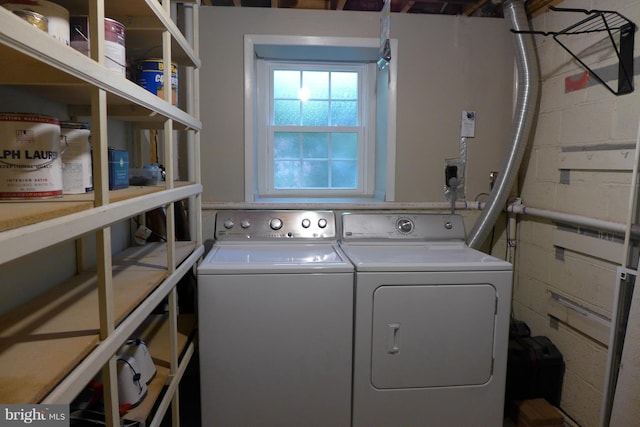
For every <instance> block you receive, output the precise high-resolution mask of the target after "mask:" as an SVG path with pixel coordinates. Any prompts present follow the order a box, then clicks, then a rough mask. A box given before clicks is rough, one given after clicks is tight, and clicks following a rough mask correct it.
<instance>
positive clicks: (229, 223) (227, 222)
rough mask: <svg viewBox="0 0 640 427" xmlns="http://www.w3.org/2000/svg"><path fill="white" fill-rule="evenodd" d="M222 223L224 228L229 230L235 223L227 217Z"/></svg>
mask: <svg viewBox="0 0 640 427" xmlns="http://www.w3.org/2000/svg"><path fill="white" fill-rule="evenodd" d="M222 225H224V228H226V229H227V230H231V229H232V228H233V226H234V225H235V223H234V222H233V220H232V219H231V218H227V219H225V220H224V223H223V224H222Z"/></svg>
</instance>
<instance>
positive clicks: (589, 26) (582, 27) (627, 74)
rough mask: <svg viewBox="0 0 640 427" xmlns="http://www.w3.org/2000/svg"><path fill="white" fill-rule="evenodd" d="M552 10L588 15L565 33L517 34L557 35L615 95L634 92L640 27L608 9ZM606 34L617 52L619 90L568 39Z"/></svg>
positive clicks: (567, 48)
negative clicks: (571, 47)
mask: <svg viewBox="0 0 640 427" xmlns="http://www.w3.org/2000/svg"><path fill="white" fill-rule="evenodd" d="M549 9H550V10H552V11H556V12H574V13H581V14H586V15H588V16H587V18H585V19H583V20H581V21H580V22H578V23H576V24H573V25H571V26H570V27H567V28H565V29H564V30H562V31H558V32H555V31H551V32H545V31H517V30H513V29H512V30H511V31H512V32H514V33H517V34H539V35H543V36H553V39H554V40H555V41H556V42H558V44H559V45H560V46H562V47H563V48H564V50H566V51H567V52H568V53H569V54H570V55H571V56H572V57H573V58H574V59H575V60H576V61H578V62H579V63H580V64H581V65H582V66H583V67H584V68H585V69H586V70H587V71H588V72H589V74H590V75H591V76H593V77H594V78H595V79H596V80H598V81H599V82H600V83H602V84H603V85H604V86H605V87H606V88H607V89H608V90H609V91H610V92H611V93H613V94H614V95H624V94H626V93H631V92H633V44H634V36H635V30H636V24H634V23H633V22H631V21H630V20H629V19H627V18H625V17H624V16H622V15H621V14H619V13H618V12H614V11H605V10H586V9H572V8H560V7H554V6H549ZM602 32H606V33H607V35H608V38H609V40H610V41H611V43H612V45H613V50H614V51H615V53H616V56H617V58H618V88H617V90H616V89H614V88H612V87H611V86H610V85H609V84H608V83H607V82H606V81H605V80H604V79H603V78H602V77H601V76H599V75H598V74H597V73H596V72H594V71H593V70H592V69H591V68H590V67H589V66H588V65H587V64H586V63H585V62H584V61H583V60H582V59H580V58H579V57H578V56H577V55H576V54H575V53H574V52H572V51H571V50H570V49H569V47H567V45H566V43H565V42H563V40H565V38H566V37H570V36H576V35H581V34H591V33H602Z"/></svg>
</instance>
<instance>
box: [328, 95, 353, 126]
mask: <svg viewBox="0 0 640 427" xmlns="http://www.w3.org/2000/svg"><path fill="white" fill-rule="evenodd" d="M331 125H332V126H357V125H358V101H334V102H332V103H331Z"/></svg>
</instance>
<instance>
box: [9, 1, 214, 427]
mask: <svg viewBox="0 0 640 427" xmlns="http://www.w3.org/2000/svg"><path fill="white" fill-rule="evenodd" d="M54 1H55V2H57V3H58V4H60V5H62V6H64V7H66V8H67V9H68V10H69V12H70V14H71V15H91V18H92V19H93V20H95V18H100V17H102V16H105V17H109V18H112V19H115V20H117V21H118V22H121V23H122V24H123V25H125V28H126V35H125V39H126V40H125V44H126V49H127V57H128V58H131V59H133V60H136V59H140V58H143V57H144V55H145V54H147V53H148V52H150V51H152V50H153V49H154V48H155V47H156V46H159V47H160V50H159V52H158V54H157V55H154V56H155V57H160V58H162V59H163V61H164V62H165V64H168V62H175V63H177V64H178V65H180V66H186V67H192V68H195V69H197V68H199V67H200V59H199V57H198V46H197V39H198V38H197V32H198V22H197V17H198V11H197V8H198V6H199V4H200V2H199V1H198V0H184V1H182V0H175V1H174V0H172V1H174V2H175V3H188V4H190V5H192V6H193V9H192V10H193V17H194V24H193V27H194V28H191V29H190V32H191V34H189V36H191V38H192V39H193V40H195V43H196V44H195V45H194V46H191V45H190V43H189V42H188V41H187V37H185V35H183V34H182V32H181V30H180V29H179V28H178V26H177V25H176V24H175V23H174V22H173V21H172V19H171V17H170V14H169V7H167V6H168V3H167V1H168V0H162V1H157V0H95V1H93V2H87V1H85V0H54ZM90 5H92V7H91V8H90V7H89V6H90ZM98 47H99V48H98V49H97V52H102V51H103V50H104V49H103V48H104V40H101V41H98ZM0 57H1V58H2V61H3V64H5V65H6V66H3V67H0V85H7V86H12V87H14V88H17V89H18V90H20V91H23V92H32V93H36V94H37V95H38V96H39V97H42V98H45V99H47V100H49V101H51V102H52V103H56V104H60V105H63V106H64V105H66V107H67V112H68V115H69V116H70V117H74V116H88V117H91V126H92V129H91V131H92V138H93V154H94V155H93V160H94V186H95V192H94V193H90V194H84V195H73V196H64V197H62V198H58V199H48V200H29V201H7V200H2V201H0V264H4V263H8V262H13V261H17V262H20V259H21V258H23V257H25V256H26V255H29V254H34V253H36V252H37V251H39V250H41V249H43V248H47V247H53V246H54V245H56V244H58V243H60V242H64V241H68V240H73V239H82V238H84V237H85V236H87V235H89V234H92V233H94V234H95V237H96V263H97V265H96V267H95V268H94V269H89V270H86V271H82V272H81V273H79V274H77V275H76V276H74V277H73V278H72V279H70V280H67V281H65V282H64V283H61V284H58V285H57V286H54V287H52V288H51V289H49V290H48V291H45V292H44V293H43V294H41V295H39V296H37V297H35V298H34V299H32V300H30V301H28V302H27V303H25V304H23V305H21V306H19V307H17V308H16V309H14V310H12V311H11V312H9V313H6V314H4V315H2V316H0V378H2V386H0V402H2V403H18V404H20V403H21V404H25V403H45V404H51V403H67V404H68V403H71V401H72V400H73V399H74V398H75V397H76V396H77V395H78V393H80V392H81V391H82V389H83V388H84V386H85V385H86V384H87V383H88V382H89V381H90V380H91V379H93V378H94V376H95V375H96V374H97V373H98V372H99V371H101V370H102V373H103V374H104V375H106V377H105V383H104V386H105V389H104V394H105V404H106V407H105V412H106V420H107V425H109V426H111V427H114V426H117V425H119V424H120V423H119V414H118V408H117V385H116V384H115V379H116V377H117V376H116V374H115V370H116V366H115V362H114V358H113V356H114V354H116V352H117V351H118V349H119V348H120V347H121V346H122V344H123V343H124V342H125V341H126V340H127V339H128V338H129V337H130V336H131V335H132V334H134V333H135V332H136V331H138V330H139V329H140V328H141V325H144V324H146V322H147V321H148V318H149V316H150V314H151V313H152V311H153V310H154V309H155V308H156V306H158V304H160V303H162V302H166V303H167V306H168V310H169V313H168V319H169V321H168V322H167V324H166V326H163V328H166V329H167V331H166V333H165V335H168V337H167V340H166V341H164V343H161V344H158V343H157V341H156V342H154V347H156V348H157V347H158V345H160V346H161V347H162V351H161V353H162V361H164V362H166V363H163V369H162V375H161V376H159V377H158V381H159V383H158V384H157V386H156V387H155V389H162V390H163V393H155V392H154V396H155V397H154V398H150V402H148V403H150V404H153V402H152V401H153V399H155V398H157V396H159V395H160V394H162V397H161V400H160V402H159V404H158V405H155V407H159V408H160V409H158V410H157V414H155V416H156V417H162V415H163V414H164V412H165V411H166V410H167V408H168V406H169V402H171V401H174V402H177V393H178V391H177V390H178V384H179V382H180V379H181V376H182V373H183V372H184V369H185V366H186V364H187V363H188V361H189V358H190V357H191V354H192V353H193V348H194V347H193V344H187V343H186V342H185V337H184V334H182V333H181V330H180V329H179V327H178V326H177V325H178V322H177V321H176V320H177V319H178V307H177V292H176V285H177V284H178V282H179V281H180V280H181V279H182V277H183V276H184V275H185V274H187V273H189V272H190V271H192V269H193V268H194V266H195V265H196V263H197V262H198V260H199V259H200V258H201V257H202V255H203V253H204V247H203V245H202V231H201V227H202V225H201V220H200V219H199V216H200V209H201V201H200V197H201V196H200V195H201V193H202V185H201V181H200V176H199V170H200V169H199V165H198V162H199V152H200V150H199V143H200V137H199V131H200V129H201V127H202V122H201V121H200V119H199V117H198V114H199V113H198V111H199V109H198V108H197V107H196V108H194V110H195V111H196V113H195V115H194V114H190V113H188V112H186V111H185V110H183V109H181V108H179V107H177V106H174V105H171V104H170V103H169V102H166V101H165V100H164V99H161V98H159V97H157V96H156V95H155V94H152V93H150V92H148V91H147V90H146V89H144V88H142V87H140V86H138V85H137V84H135V83H133V82H131V81H129V80H127V79H126V78H124V77H123V76H121V75H120V74H118V73H116V72H114V71H112V70H109V69H107V68H106V67H104V66H102V65H100V61H96V60H93V59H91V58H89V57H86V56H84V55H83V54H81V53H79V52H77V51H76V50H74V49H73V48H71V47H69V46H65V45H64V44H61V43H59V42H58V41H56V40H54V39H53V38H51V37H50V36H49V35H48V34H46V33H45V32H42V31H40V30H38V29H36V28H34V27H33V26H31V25H30V24H28V23H27V22H26V21H23V20H22V19H20V18H18V17H17V16H16V15H14V14H13V13H11V12H9V11H7V10H6V9H4V8H2V7H0ZM9 64H10V66H9ZM187 74H190V77H188V78H189V79H190V81H189V82H188V83H189V84H188V85H186V87H189V88H192V89H191V90H192V91H193V93H190V94H187V105H192V104H194V103H197V101H198V96H197V92H198V90H199V73H197V72H195V73H187ZM108 119H111V120H121V121H128V122H135V123H137V124H138V125H137V126H136V129H145V128H146V129H162V130H163V131H164V134H165V135H164V144H165V145H164V156H165V157H164V159H162V160H163V164H165V165H169V168H168V169H167V179H168V182H167V183H166V185H165V186H158V187H130V188H128V189H124V190H116V191H108V189H107V187H108V183H107V154H106V153H107V145H108V135H107V132H108V128H109V126H108V125H107V120H108ZM173 130H187V131H189V132H187V138H186V143H187V144H190V145H189V147H190V150H187V151H189V152H190V153H193V154H192V155H191V154H190V158H189V159H188V164H189V172H190V173H191V174H190V175H189V176H193V177H194V178H190V179H193V180H194V182H172V177H173V176H177V175H176V174H174V171H173V170H172V169H171V168H172V165H173V164H174V161H173V160H174V159H173V147H174V143H175V141H174V136H173V134H174V132H173ZM185 199H188V200H189V210H190V214H192V215H191V217H192V218H194V220H193V223H192V224H190V228H191V230H190V231H191V233H190V234H191V236H192V238H193V241H189V242H180V241H176V239H175V223H176V218H175V212H174V209H173V204H174V203H176V202H180V201H183V200H185ZM159 207H165V208H166V228H167V233H166V239H167V242H165V243H148V244H146V245H145V246H142V247H133V248H129V249H127V250H125V251H124V252H122V253H120V254H117V255H115V256H113V257H112V255H111V253H112V247H111V240H110V238H109V233H110V227H111V226H112V225H114V224H116V223H118V222H122V221H125V220H127V219H128V218H131V217H134V216H137V215H142V214H144V213H145V212H148V211H150V210H153V209H156V208H159ZM81 246H82V245H78V247H81ZM67 247H68V246H67ZM78 251H79V253H78V254H76V256H78V257H81V256H82V251H81V250H80V249H78ZM82 264H83V262H82V260H81V259H79V260H78V267H79V268H82V267H84V266H83V265H82ZM9 282H10V281H9ZM2 285H3V286H11V283H8V281H6V280H5V281H3V283H2ZM183 351H184V352H185V353H184V355H183V357H182V360H181V361H180V360H179V357H178V355H179V353H182V352H183ZM165 382H168V386H166V387H165ZM110 402H115V403H113V404H112V403H110ZM152 406H153V405H152ZM174 406H176V405H174ZM131 415H132V416H138V415H135V413H132V414H131ZM141 416H143V417H145V418H146V419H148V418H149V417H151V418H153V417H154V415H153V414H150V413H149V412H148V411H147V412H145V413H144V414H143V415H141ZM154 422H155V421H154Z"/></svg>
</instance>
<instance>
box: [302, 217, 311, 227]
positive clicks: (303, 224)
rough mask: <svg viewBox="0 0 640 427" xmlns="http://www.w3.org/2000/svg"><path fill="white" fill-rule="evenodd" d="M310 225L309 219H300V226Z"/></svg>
mask: <svg viewBox="0 0 640 427" xmlns="http://www.w3.org/2000/svg"><path fill="white" fill-rule="evenodd" d="M309 227H311V221H310V220H309V219H308V218H305V219H303V220H302V228H309Z"/></svg>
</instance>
